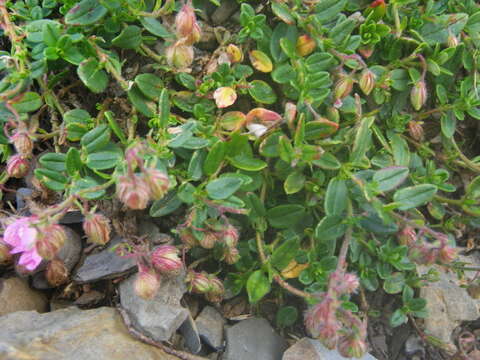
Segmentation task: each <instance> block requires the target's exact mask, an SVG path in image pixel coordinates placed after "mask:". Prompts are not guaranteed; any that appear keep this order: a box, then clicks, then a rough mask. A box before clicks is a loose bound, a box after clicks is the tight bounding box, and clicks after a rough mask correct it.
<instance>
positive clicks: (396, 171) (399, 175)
mask: <svg viewBox="0 0 480 360" xmlns="http://www.w3.org/2000/svg"><path fill="white" fill-rule="evenodd" d="M407 177H408V168H407V167H404V166H392V167H388V168H385V169H381V170H378V171H377V172H375V174H374V175H373V181H375V182H377V184H378V190H379V191H389V190H392V189H394V188H396V187H397V186H398V185H400V184H401V183H403V182H404V181H405V179H406V178H407Z"/></svg>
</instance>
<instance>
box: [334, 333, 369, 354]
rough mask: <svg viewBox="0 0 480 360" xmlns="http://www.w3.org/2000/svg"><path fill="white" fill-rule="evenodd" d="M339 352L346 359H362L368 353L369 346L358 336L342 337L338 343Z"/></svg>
mask: <svg viewBox="0 0 480 360" xmlns="http://www.w3.org/2000/svg"><path fill="white" fill-rule="evenodd" d="M338 352H339V353H340V355H342V356H343V357H346V358H361V357H362V356H364V355H365V353H366V352H367V344H366V342H365V340H363V339H361V338H360V337H359V336H358V335H350V336H342V337H341V338H340V339H339V341H338Z"/></svg>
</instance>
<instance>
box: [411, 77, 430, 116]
mask: <svg viewBox="0 0 480 360" xmlns="http://www.w3.org/2000/svg"><path fill="white" fill-rule="evenodd" d="M410 101H411V103H412V106H413V108H414V109H415V110H416V111H418V110H420V109H421V108H422V106H423V105H425V102H426V101H427V85H426V84H425V81H424V80H420V81H419V82H417V83H416V84H415V85H414V86H413V88H412V91H411V92H410Z"/></svg>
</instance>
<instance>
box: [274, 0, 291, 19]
mask: <svg viewBox="0 0 480 360" xmlns="http://www.w3.org/2000/svg"><path fill="white" fill-rule="evenodd" d="M272 11H273V13H274V14H275V15H276V16H277V17H278V18H279V19H281V20H282V21H283V22H284V23H286V24H288V25H293V24H295V19H294V18H293V16H292V14H291V13H290V12H291V10H290V9H289V8H288V6H287V5H285V4H282V3H276V2H274V3H272Z"/></svg>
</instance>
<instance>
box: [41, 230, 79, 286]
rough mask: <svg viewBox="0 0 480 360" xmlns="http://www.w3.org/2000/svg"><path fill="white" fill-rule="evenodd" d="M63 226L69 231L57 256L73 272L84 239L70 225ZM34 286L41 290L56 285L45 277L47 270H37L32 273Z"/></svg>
mask: <svg viewBox="0 0 480 360" xmlns="http://www.w3.org/2000/svg"><path fill="white" fill-rule="evenodd" d="M63 228H64V229H65V231H66V233H67V238H66V240H65V243H64V244H63V247H62V248H61V249H60V251H59V252H58V255H57V257H58V258H59V259H60V260H62V261H63V262H64V263H65V266H66V267H67V269H68V271H69V272H71V271H72V270H73V268H74V267H75V265H77V263H78V261H79V260H80V256H81V254H82V240H81V239H80V236H79V235H78V234H77V233H76V232H75V231H73V230H72V229H70V228H69V227H67V226H64V227H63ZM32 286H33V287H34V288H35V289H39V290H45V289H50V288H53V287H55V286H52V285H50V284H49V283H48V281H47V279H46V277H45V271H41V272H37V273H35V274H34V275H32Z"/></svg>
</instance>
